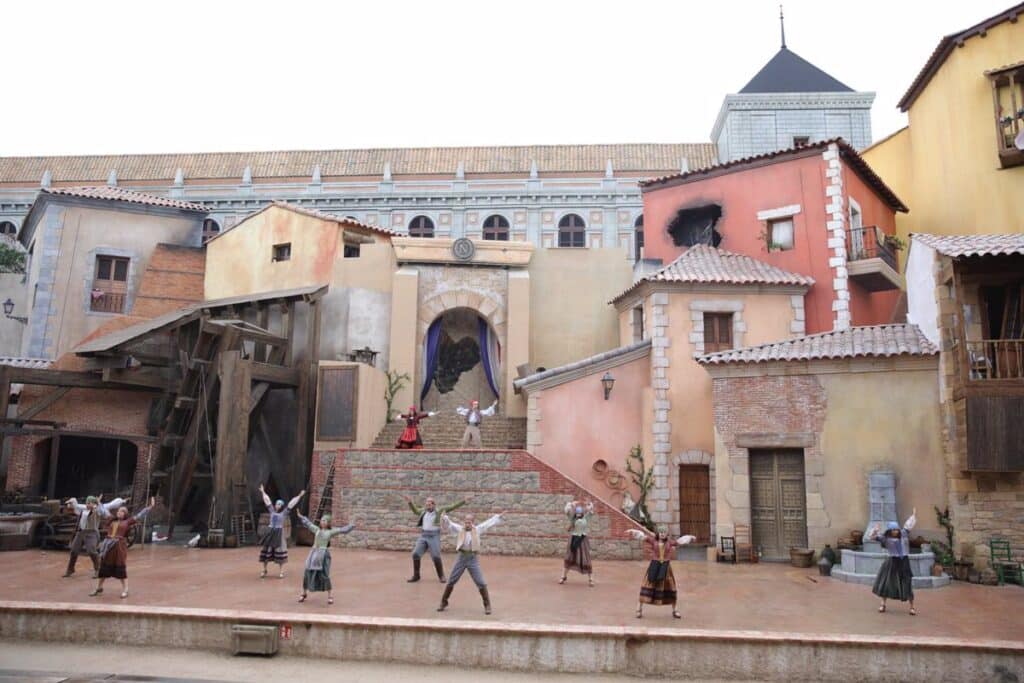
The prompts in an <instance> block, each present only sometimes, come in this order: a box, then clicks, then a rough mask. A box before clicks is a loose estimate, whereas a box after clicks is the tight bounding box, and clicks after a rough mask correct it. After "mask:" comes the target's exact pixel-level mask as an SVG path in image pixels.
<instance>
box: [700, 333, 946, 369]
mask: <svg viewBox="0 0 1024 683" xmlns="http://www.w3.org/2000/svg"><path fill="white" fill-rule="evenodd" d="M938 352H939V351H938V349H937V348H935V345H934V344H932V343H931V342H930V341H928V339H927V338H926V337H925V336H924V335H923V334H921V330H920V329H918V327H917V325H910V324H900V325H875V326H866V327H851V328H848V329H845V330H833V331H832V332H824V333H822V334H812V335H809V336H806V337H797V338H796V339H786V340H785V341H780V342H775V343H772V344H761V345H760V346H749V347H746V348H742V349H733V350H731V351H719V352H717V353H708V354H705V355H703V356H698V357H697V362H698V363H701V364H703V365H720V364H724V363H767V362H771V361H806V360H826V359H829V360H831V359H841V358H869V357H875V358H887V357H891V356H933V355H935V354H937V353H938Z"/></svg>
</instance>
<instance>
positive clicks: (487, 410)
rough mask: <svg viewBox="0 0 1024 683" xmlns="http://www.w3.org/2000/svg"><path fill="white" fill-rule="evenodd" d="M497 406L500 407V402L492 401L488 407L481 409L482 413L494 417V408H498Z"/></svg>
mask: <svg viewBox="0 0 1024 683" xmlns="http://www.w3.org/2000/svg"><path fill="white" fill-rule="evenodd" d="M497 407H498V402H497V401H495V402H494V403H492V404H491V405H490V406H488V407H487V408H484V409H483V410H481V411H480V414H481V415H483V416H484V417H494V409H495V408H497Z"/></svg>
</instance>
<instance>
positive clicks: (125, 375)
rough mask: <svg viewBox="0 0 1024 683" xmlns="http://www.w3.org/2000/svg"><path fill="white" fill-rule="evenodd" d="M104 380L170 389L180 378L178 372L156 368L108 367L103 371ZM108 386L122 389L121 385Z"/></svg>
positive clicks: (113, 382)
mask: <svg viewBox="0 0 1024 683" xmlns="http://www.w3.org/2000/svg"><path fill="white" fill-rule="evenodd" d="M103 381H104V382H110V383H111V384H112V385H130V386H138V387H149V388H151V389H161V390H168V389H170V388H171V387H173V386H174V385H175V384H177V382H178V381H179V378H178V373H177V372H171V371H170V370H158V369H156V368H146V369H139V370H126V369H117V368H107V369H106V370H104V371H103ZM107 388H108V389H120V388H121V387H120V386H110V385H108V387H107Z"/></svg>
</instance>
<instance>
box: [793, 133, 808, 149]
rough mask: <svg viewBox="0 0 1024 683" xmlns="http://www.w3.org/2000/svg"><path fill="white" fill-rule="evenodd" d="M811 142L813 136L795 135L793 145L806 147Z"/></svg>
mask: <svg viewBox="0 0 1024 683" xmlns="http://www.w3.org/2000/svg"><path fill="white" fill-rule="evenodd" d="M809 144H811V138H810V136H808V135H794V136H793V147H806V146H807V145H809Z"/></svg>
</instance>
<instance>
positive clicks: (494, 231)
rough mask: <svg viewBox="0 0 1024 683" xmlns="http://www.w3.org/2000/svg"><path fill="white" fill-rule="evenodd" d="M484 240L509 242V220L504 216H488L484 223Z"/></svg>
mask: <svg viewBox="0 0 1024 683" xmlns="http://www.w3.org/2000/svg"><path fill="white" fill-rule="evenodd" d="M484 239H485V240H497V241H501V242H507V241H508V220H507V219H506V218H505V217H504V216H498V215H494V216H488V217H487V220H485V221H484Z"/></svg>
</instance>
